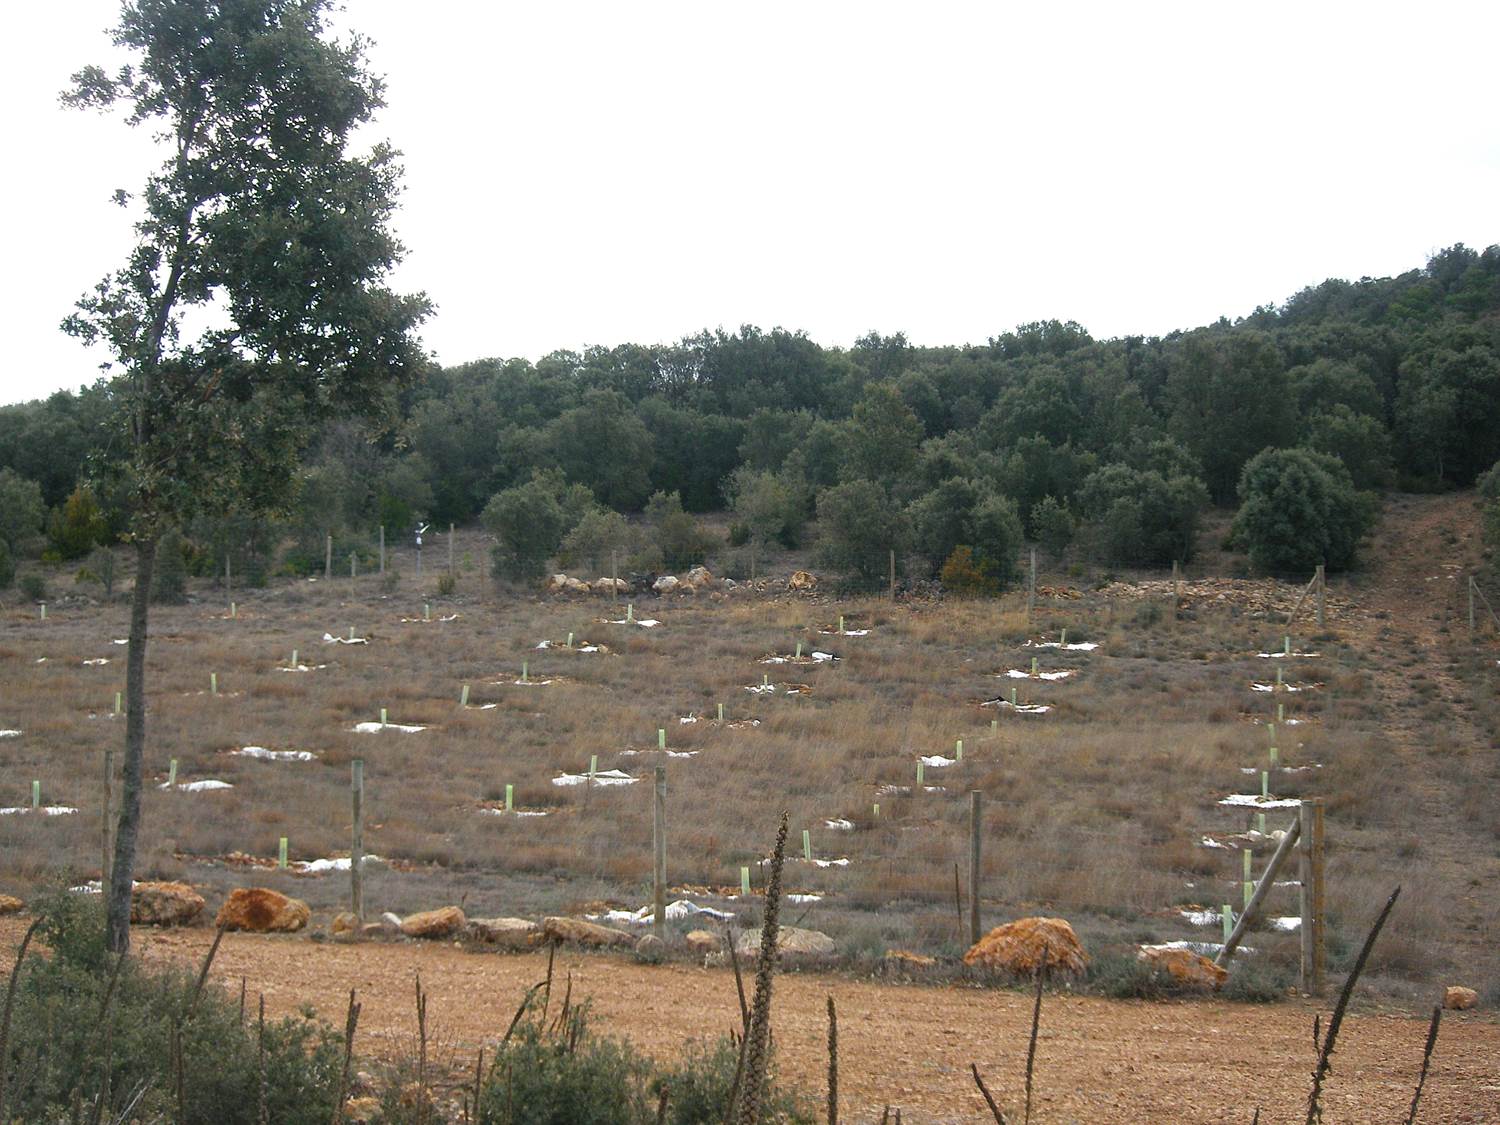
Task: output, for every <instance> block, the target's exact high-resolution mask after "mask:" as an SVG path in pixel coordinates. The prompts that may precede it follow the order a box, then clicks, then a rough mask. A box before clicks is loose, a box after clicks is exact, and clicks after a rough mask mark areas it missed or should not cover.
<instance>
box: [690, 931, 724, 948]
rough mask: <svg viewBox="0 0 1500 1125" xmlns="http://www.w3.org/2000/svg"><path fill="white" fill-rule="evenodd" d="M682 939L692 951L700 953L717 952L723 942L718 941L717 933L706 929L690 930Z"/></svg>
mask: <svg viewBox="0 0 1500 1125" xmlns="http://www.w3.org/2000/svg"><path fill="white" fill-rule="evenodd" d="M682 940H683V941H684V942H686V943H687V947H688V948H689V949H691V950H692V951H693V952H694V953H702V954H708V953H717V952H719V949H720V947H721V945H722V944H723V943H722V942H720V941H719V935H718V934H715V933H711V932H710V931H708V930H690V931H689V932H688V934H687V936H686V937H684V938H683V939H682Z"/></svg>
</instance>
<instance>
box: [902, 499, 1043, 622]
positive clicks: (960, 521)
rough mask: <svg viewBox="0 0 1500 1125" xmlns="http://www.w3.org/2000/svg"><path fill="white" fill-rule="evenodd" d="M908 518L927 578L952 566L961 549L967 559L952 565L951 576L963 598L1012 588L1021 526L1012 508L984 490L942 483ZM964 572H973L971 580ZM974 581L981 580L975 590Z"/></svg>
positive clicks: (1007, 502)
mask: <svg viewBox="0 0 1500 1125" xmlns="http://www.w3.org/2000/svg"><path fill="white" fill-rule="evenodd" d="M909 515H910V519H911V526H912V538H913V543H914V545H915V547H916V549H917V551H918V552H920V553H921V555H922V556H923V557H924V558H925V559H926V560H927V564H928V567H929V568H930V571H931V573H933V574H937V573H938V572H939V570H940V569H942V568H944V567H945V566H947V564H948V563H949V562H950V561H953V558H954V555H955V552H956V551H957V549H958V548H959V547H960V546H965V547H968V548H970V554H969V556H968V557H967V559H961V560H960V561H961V562H963V563H964V565H963V566H959V565H957V564H955V568H954V570H953V576H954V578H955V580H956V581H958V582H959V583H960V584H961V585H963V586H964V587H965V588H966V589H967V592H970V593H979V592H981V589H984V590H994V591H999V590H1004V589H1007V588H1008V587H1010V586H1011V585H1012V584H1014V582H1015V579H1016V575H1017V573H1018V571H1017V566H1016V557H1017V555H1018V554H1019V552H1020V550H1021V541H1022V532H1021V520H1020V517H1019V516H1018V515H1017V513H1016V506H1015V504H1013V503H1012V502H1011V501H1010V500H1008V499H1006V498H1005V497H1002V496H1000V495H999V494H997V493H996V492H995V491H994V489H992V488H991V487H990V486H989V485H988V484H986V483H984V482H982V481H967V480H960V479H958V478H953V479H950V480H945V481H943V482H942V483H941V484H939V485H938V486H937V487H936V488H935V489H933V490H932V491H931V492H929V493H928V494H927V495H926V496H923V497H921V498H920V499H918V500H917V501H915V502H914V503H913V504H912V505H911V508H910V510H909ZM968 568H972V571H973V574H972V575H970V574H968ZM974 575H979V576H982V577H983V580H984V581H983V583H981V585H980V586H979V587H976V586H975V585H974V578H973V576H974ZM945 584H946V583H945Z"/></svg>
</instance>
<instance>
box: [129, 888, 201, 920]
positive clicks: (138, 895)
mask: <svg viewBox="0 0 1500 1125" xmlns="http://www.w3.org/2000/svg"><path fill="white" fill-rule="evenodd" d="M203 905H204V904H203V896H202V895H200V894H199V893H198V892H197V891H195V890H193V888H192V887H190V886H188V885H187V884H186V883H137V884H136V885H135V887H134V889H133V890H132V891H131V894H130V921H131V923H132V924H133V925H140V926H186V925H187V924H188V923H189V922H191V921H192V920H193V919H194V918H196V917H198V915H199V913H201V912H202V910H203Z"/></svg>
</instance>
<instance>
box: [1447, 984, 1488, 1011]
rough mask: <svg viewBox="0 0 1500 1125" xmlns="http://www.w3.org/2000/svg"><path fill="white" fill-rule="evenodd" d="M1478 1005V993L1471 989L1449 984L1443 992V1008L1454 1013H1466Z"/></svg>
mask: <svg viewBox="0 0 1500 1125" xmlns="http://www.w3.org/2000/svg"><path fill="white" fill-rule="evenodd" d="M1478 1003H1479V993H1477V992H1475V991H1474V990H1473V989H1472V988H1464V987H1463V986H1462V985H1458V984H1450V985H1449V986H1448V988H1447V989H1446V990H1445V991H1444V992H1443V1007H1445V1008H1448V1009H1450V1010H1451V1011H1455V1012H1467V1011H1468V1010H1469V1009H1470V1008H1472V1007H1474V1006H1475V1005H1476V1004H1478Z"/></svg>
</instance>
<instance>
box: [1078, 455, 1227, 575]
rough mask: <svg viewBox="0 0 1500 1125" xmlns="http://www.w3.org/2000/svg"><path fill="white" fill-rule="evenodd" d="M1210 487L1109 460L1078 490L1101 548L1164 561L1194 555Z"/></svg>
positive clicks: (1141, 560)
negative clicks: (1112, 463) (1195, 541)
mask: <svg viewBox="0 0 1500 1125" xmlns="http://www.w3.org/2000/svg"><path fill="white" fill-rule="evenodd" d="M1207 504H1208V492H1207V490H1206V489H1205V488H1204V486H1203V482H1202V481H1200V480H1198V478H1196V477H1191V476H1187V475H1185V474H1178V475H1175V476H1172V477H1165V476H1163V475H1162V474H1161V473H1159V472H1157V471H1156V470H1155V469H1149V470H1145V471H1143V470H1140V469H1132V468H1131V467H1130V466H1128V465H1106V466H1104V467H1103V468H1102V469H1099V470H1098V471H1097V472H1095V473H1093V474H1091V475H1090V476H1089V478H1088V479H1087V480H1086V481H1084V482H1083V487H1082V488H1081V489H1079V491H1078V510H1079V512H1080V513H1082V515H1083V517H1084V518H1085V519H1086V520H1088V521H1090V523H1091V524H1092V528H1091V533H1092V535H1093V537H1094V539H1095V546H1096V549H1097V550H1098V551H1099V553H1100V554H1101V555H1103V556H1104V557H1105V558H1107V559H1109V560H1110V561H1111V562H1116V563H1124V564H1126V565H1130V566H1152V565H1156V566H1161V565H1165V564H1169V563H1171V562H1173V561H1174V560H1176V561H1180V562H1186V561H1187V560H1188V559H1190V558H1192V557H1193V546H1194V540H1195V539H1196V538H1197V532H1198V513H1199V511H1200V510H1201V509H1202V508H1204V507H1205V506H1206V505H1207Z"/></svg>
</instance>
